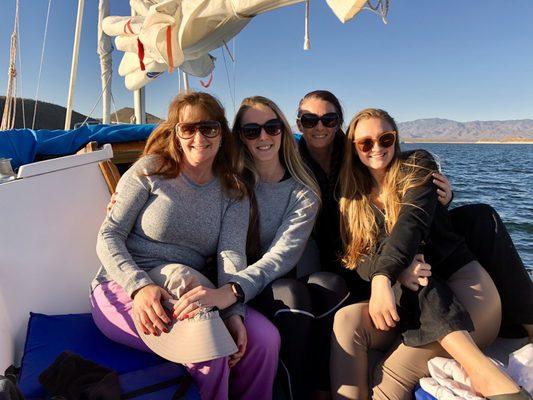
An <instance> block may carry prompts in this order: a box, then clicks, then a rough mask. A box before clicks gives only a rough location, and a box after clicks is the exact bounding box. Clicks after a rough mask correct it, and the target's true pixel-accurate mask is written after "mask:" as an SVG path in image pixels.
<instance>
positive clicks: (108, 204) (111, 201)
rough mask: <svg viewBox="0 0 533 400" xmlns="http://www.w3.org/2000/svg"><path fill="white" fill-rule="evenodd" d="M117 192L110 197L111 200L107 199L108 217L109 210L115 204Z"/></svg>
mask: <svg viewBox="0 0 533 400" xmlns="http://www.w3.org/2000/svg"><path fill="white" fill-rule="evenodd" d="M117 197H118V192H115V193H113V194H112V195H111V199H109V203H107V214H108V215H109V214H110V213H111V209H112V208H113V206H114V205H115V203H116V202H117Z"/></svg>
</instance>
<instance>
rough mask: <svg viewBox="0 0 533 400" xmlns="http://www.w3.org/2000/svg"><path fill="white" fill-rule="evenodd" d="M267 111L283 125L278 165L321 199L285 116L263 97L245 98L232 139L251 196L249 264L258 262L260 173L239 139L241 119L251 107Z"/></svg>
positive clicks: (236, 120) (316, 184) (237, 116)
mask: <svg viewBox="0 0 533 400" xmlns="http://www.w3.org/2000/svg"><path fill="white" fill-rule="evenodd" d="M258 106H259V107H267V108H269V109H271V110H272V111H273V112H274V114H276V117H277V118H278V119H279V120H280V121H281V123H282V124H283V128H282V132H281V147H280V150H279V157H280V162H281V164H282V165H283V167H284V168H286V169H287V170H288V171H289V173H290V174H291V176H292V177H293V178H294V179H295V180H296V181H298V182H299V183H301V184H302V185H303V186H305V187H307V188H308V189H309V190H311V191H312V192H313V193H314V194H315V195H316V196H317V198H318V199H320V188H319V186H318V183H317V182H316V180H315V177H314V175H313V173H312V172H311V170H310V169H309V167H308V166H307V165H306V164H305V162H304V161H303V159H302V156H301V155H300V152H299V151H298V146H297V144H296V140H295V139H294V136H293V134H292V130H291V126H290V125H289V122H288V121H287V118H286V117H285V115H284V114H283V113H282V112H281V110H280V109H279V107H278V106H277V105H276V103H274V102H273V101H272V100H270V99H267V98H266V97H263V96H253V97H247V98H245V99H244V100H243V101H242V102H241V105H240V107H239V110H238V111H237V113H236V114H235V120H234V121H233V129H232V131H233V135H234V137H235V142H236V145H237V149H238V152H239V162H238V170H239V173H240V174H241V175H242V176H243V177H244V179H245V182H246V184H247V187H248V192H249V193H251V194H250V223H249V228H248V240H247V243H248V245H247V247H248V249H247V253H248V258H249V260H248V263H249V264H250V259H251V260H252V262H253V260H256V259H258V258H259V256H260V255H259V252H260V243H259V242H260V240H259V239H260V238H259V210H258V209H257V201H256V200H255V196H254V195H253V189H254V187H255V185H256V184H257V183H258V182H259V173H258V171H257V168H256V166H255V162H254V159H253V156H252V155H251V154H250V152H249V151H248V148H247V147H246V145H245V144H244V142H243V138H242V136H241V127H242V119H243V117H244V114H245V113H246V111H248V110H249V109H251V108H253V107H258Z"/></svg>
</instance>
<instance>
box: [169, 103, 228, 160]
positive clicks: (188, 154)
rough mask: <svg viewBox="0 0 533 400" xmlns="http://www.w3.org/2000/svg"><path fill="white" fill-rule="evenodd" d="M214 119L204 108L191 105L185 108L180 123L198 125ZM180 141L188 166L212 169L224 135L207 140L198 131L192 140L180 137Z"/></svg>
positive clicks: (181, 113) (182, 110)
mask: <svg viewBox="0 0 533 400" xmlns="http://www.w3.org/2000/svg"><path fill="white" fill-rule="evenodd" d="M212 119H213V118H212V117H211V116H210V115H209V114H208V113H207V112H206V111H205V110H204V109H203V107H200V106H190V105H186V106H185V107H183V108H182V109H181V111H180V116H179V122H181V123H196V122H200V121H207V120H212ZM178 140H179V143H180V146H181V149H182V151H183V159H184V161H185V162H186V163H187V164H189V165H190V166H191V167H196V168H197V167H202V168H209V169H210V168H211V167H212V166H213V161H214V160H215V157H216V155H217V153H218V149H219V148H220V143H221V141H222V135H221V134H219V135H218V136H216V137H214V138H206V137H205V136H204V135H202V134H201V133H200V132H198V131H196V133H195V134H194V136H193V137H191V138H190V139H182V138H180V137H179V136H178Z"/></svg>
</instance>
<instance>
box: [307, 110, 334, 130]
mask: <svg viewBox="0 0 533 400" xmlns="http://www.w3.org/2000/svg"><path fill="white" fill-rule="evenodd" d="M298 120H299V121H300V123H301V124H302V126H303V127H304V128H306V129H310V128H314V127H315V126H317V125H318V121H322V125H324V126H325V127H326V128H334V127H336V126H337V125H339V120H340V118H339V114H337V113H335V112H330V113H326V114H324V115H322V116H321V117H319V116H318V115H316V114H311V113H305V114H302V115H300V117H299V118H298Z"/></svg>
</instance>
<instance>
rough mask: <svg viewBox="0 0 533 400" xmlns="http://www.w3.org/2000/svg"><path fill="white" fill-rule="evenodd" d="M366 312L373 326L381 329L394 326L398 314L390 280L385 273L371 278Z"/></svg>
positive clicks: (384, 329)
mask: <svg viewBox="0 0 533 400" xmlns="http://www.w3.org/2000/svg"><path fill="white" fill-rule="evenodd" d="M368 313H369V314H370V318H372V322H373V323H374V326H375V327H376V328H377V329H379V330H382V331H388V330H389V328H394V327H395V326H396V322H398V321H399V320H400V316H399V315H398V312H397V311H396V299H395V297H394V292H393V291H392V287H391V282H390V280H389V278H387V277H386V276H385V275H376V276H374V277H373V278H372V289H371V294H370V302H369V304H368Z"/></svg>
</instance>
